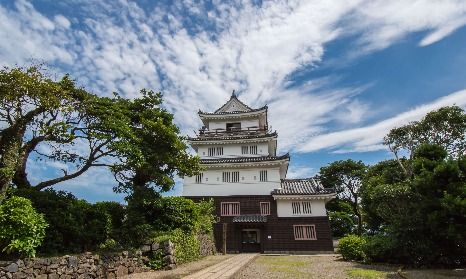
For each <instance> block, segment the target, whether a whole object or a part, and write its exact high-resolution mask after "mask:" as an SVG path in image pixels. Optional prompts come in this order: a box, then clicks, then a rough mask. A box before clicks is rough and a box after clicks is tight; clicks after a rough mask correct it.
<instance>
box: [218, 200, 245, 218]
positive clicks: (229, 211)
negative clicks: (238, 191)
mask: <svg viewBox="0 0 466 279" xmlns="http://www.w3.org/2000/svg"><path fill="white" fill-rule="evenodd" d="M220 215H222V216H238V215H240V204H239V202H222V203H220Z"/></svg>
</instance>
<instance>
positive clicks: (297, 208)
mask: <svg viewBox="0 0 466 279" xmlns="http://www.w3.org/2000/svg"><path fill="white" fill-rule="evenodd" d="M291 209H292V210H293V215H299V214H301V202H292V203H291Z"/></svg>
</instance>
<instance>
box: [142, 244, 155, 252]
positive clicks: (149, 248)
mask: <svg viewBox="0 0 466 279" xmlns="http://www.w3.org/2000/svg"><path fill="white" fill-rule="evenodd" d="M140 249H141V252H143V253H145V252H149V251H150V250H151V249H152V248H151V245H142V246H141V248H140Z"/></svg>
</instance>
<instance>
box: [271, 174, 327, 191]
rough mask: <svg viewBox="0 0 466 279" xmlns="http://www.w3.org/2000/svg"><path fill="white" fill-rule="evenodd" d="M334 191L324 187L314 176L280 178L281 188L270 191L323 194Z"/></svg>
mask: <svg viewBox="0 0 466 279" xmlns="http://www.w3.org/2000/svg"><path fill="white" fill-rule="evenodd" d="M334 193H335V191H334V189H329V188H324V187H323V186H322V184H321V183H320V180H319V179H317V178H314V177H311V178H301V179H282V180H281V188H280V189H275V190H273V191H272V195H325V194H334Z"/></svg>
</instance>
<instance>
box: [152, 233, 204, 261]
mask: <svg viewBox="0 0 466 279" xmlns="http://www.w3.org/2000/svg"><path fill="white" fill-rule="evenodd" d="M168 240H170V241H172V242H173V244H174V248H175V258H176V260H177V263H187V262H191V261H194V260H197V259H198V258H199V256H200V255H199V252H200V244H199V240H198V239H197V232H195V231H184V230H182V229H174V230H172V231H169V232H167V233H164V234H162V235H159V236H157V237H156V238H155V242H159V243H160V242H164V241H168Z"/></svg>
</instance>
